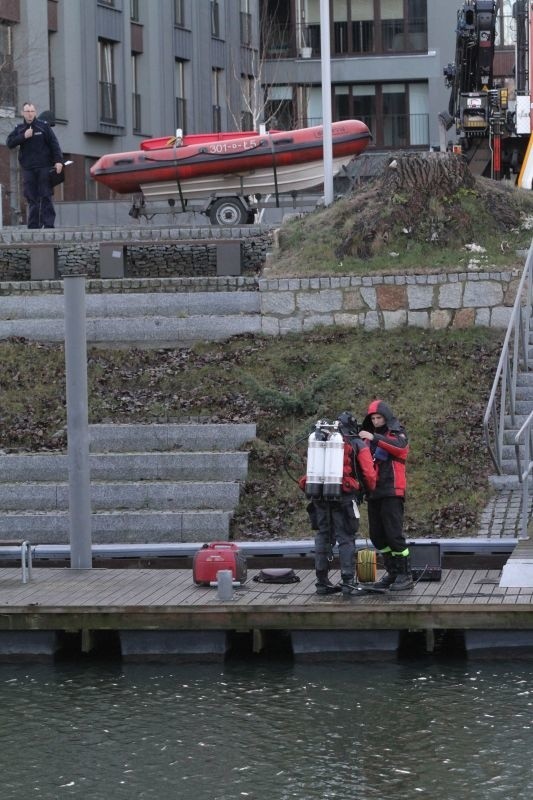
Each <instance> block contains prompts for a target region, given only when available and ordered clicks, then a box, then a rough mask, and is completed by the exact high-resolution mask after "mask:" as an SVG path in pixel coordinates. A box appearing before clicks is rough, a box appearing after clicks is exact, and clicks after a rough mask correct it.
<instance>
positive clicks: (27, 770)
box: [0, 662, 533, 800]
mask: <svg viewBox="0 0 533 800" xmlns="http://www.w3.org/2000/svg"><path fill="white" fill-rule="evenodd" d="M532 671H533V664H531V665H528V664H526V663H520V662H515V663H509V664H506V665H501V664H474V663H473V662H470V663H466V662H465V663H462V664H460V665H458V664H455V663H454V664H453V665H448V664H446V665H444V666H442V665H433V664H432V665H429V666H428V665H426V664H424V663H422V662H420V663H413V664H408V665H403V664H387V665H383V666H381V665H370V666H368V665H365V666H362V665H348V664H347V665H321V666H315V665H311V666H309V665H305V666H304V665H301V666H300V665H293V664H285V663H273V664H272V665H268V664H257V663H253V662H240V663H235V664H229V665H224V666H212V665H209V666H204V665H201V666H194V667H192V666H179V667H178V666H172V667H170V666H168V667H167V666H164V667H163V666H160V665H143V666H140V665H139V666H136V665H135V666H134V665H120V664H115V665H108V664H103V665H102V664H98V665H92V666H91V665H80V666H73V665H67V666H65V665H60V666H57V665H56V666H50V667H48V666H47V667H43V666H2V667H0V695H1V696H0V709H1V720H2V724H1V734H0V736H1V738H0V786H1V789H0V797H1V799H2V800H31V798H35V799H36V800H43V799H44V798H46V800H56V798H84V800H121V799H122V798H128V800H137V798H161V800H166V798H180V799H181V798H184V800H185V798H186V799H187V800H241V798H250V799H251V800H289V798H298V800H315V798H316V799H317V800H318V798H320V800H328V799H329V798H339V800H340V799H341V798H342V800H349V799H350V800H363V799H365V798H380V800H381V799H382V798H386V799H387V800H404V799H405V800H413V798H418V797H420V798H432V800H433V799H435V800H470V798H472V800H473V799H474V798H475V800H490V799H491V798H505V800H507V799H509V800H531V798H532V797H533V774H532V766H531V764H532V752H533V675H532Z"/></svg>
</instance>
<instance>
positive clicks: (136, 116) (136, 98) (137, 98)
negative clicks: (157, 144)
mask: <svg viewBox="0 0 533 800" xmlns="http://www.w3.org/2000/svg"><path fill="white" fill-rule="evenodd" d="M131 87H132V127H133V132H134V133H140V132H141V130H142V125H141V94H140V92H139V56H138V55H137V54H136V53H132V54H131Z"/></svg>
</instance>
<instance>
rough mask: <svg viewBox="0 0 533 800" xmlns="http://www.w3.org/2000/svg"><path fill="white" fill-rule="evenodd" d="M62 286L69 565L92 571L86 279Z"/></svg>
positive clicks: (71, 280)
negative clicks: (63, 304) (63, 303)
mask: <svg viewBox="0 0 533 800" xmlns="http://www.w3.org/2000/svg"><path fill="white" fill-rule="evenodd" d="M63 285H64V292H65V367H66V385H67V445H68V484H69V512H70V566H71V568H72V569H91V567H92V553H91V478H90V467H89V412H88V397H87V333H86V330H85V324H86V320H85V276H83V275H68V276H65V278H64V281H63Z"/></svg>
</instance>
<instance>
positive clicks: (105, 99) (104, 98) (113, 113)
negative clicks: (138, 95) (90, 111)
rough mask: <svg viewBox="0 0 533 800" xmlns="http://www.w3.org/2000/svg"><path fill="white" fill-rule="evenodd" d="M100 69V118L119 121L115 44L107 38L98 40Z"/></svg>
mask: <svg viewBox="0 0 533 800" xmlns="http://www.w3.org/2000/svg"><path fill="white" fill-rule="evenodd" d="M98 50H99V53H98V56H99V57H98V69H99V88H100V97H99V100H100V108H99V111H100V120H101V121H102V122H116V121H117V99H116V98H117V87H116V85H115V66H114V61H115V59H114V45H113V42H109V41H107V40H105V39H99V40H98Z"/></svg>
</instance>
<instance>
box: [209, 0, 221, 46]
mask: <svg viewBox="0 0 533 800" xmlns="http://www.w3.org/2000/svg"><path fill="white" fill-rule="evenodd" d="M211 36H214V38H215V39H220V8H219V5H218V2H217V0H211Z"/></svg>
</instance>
